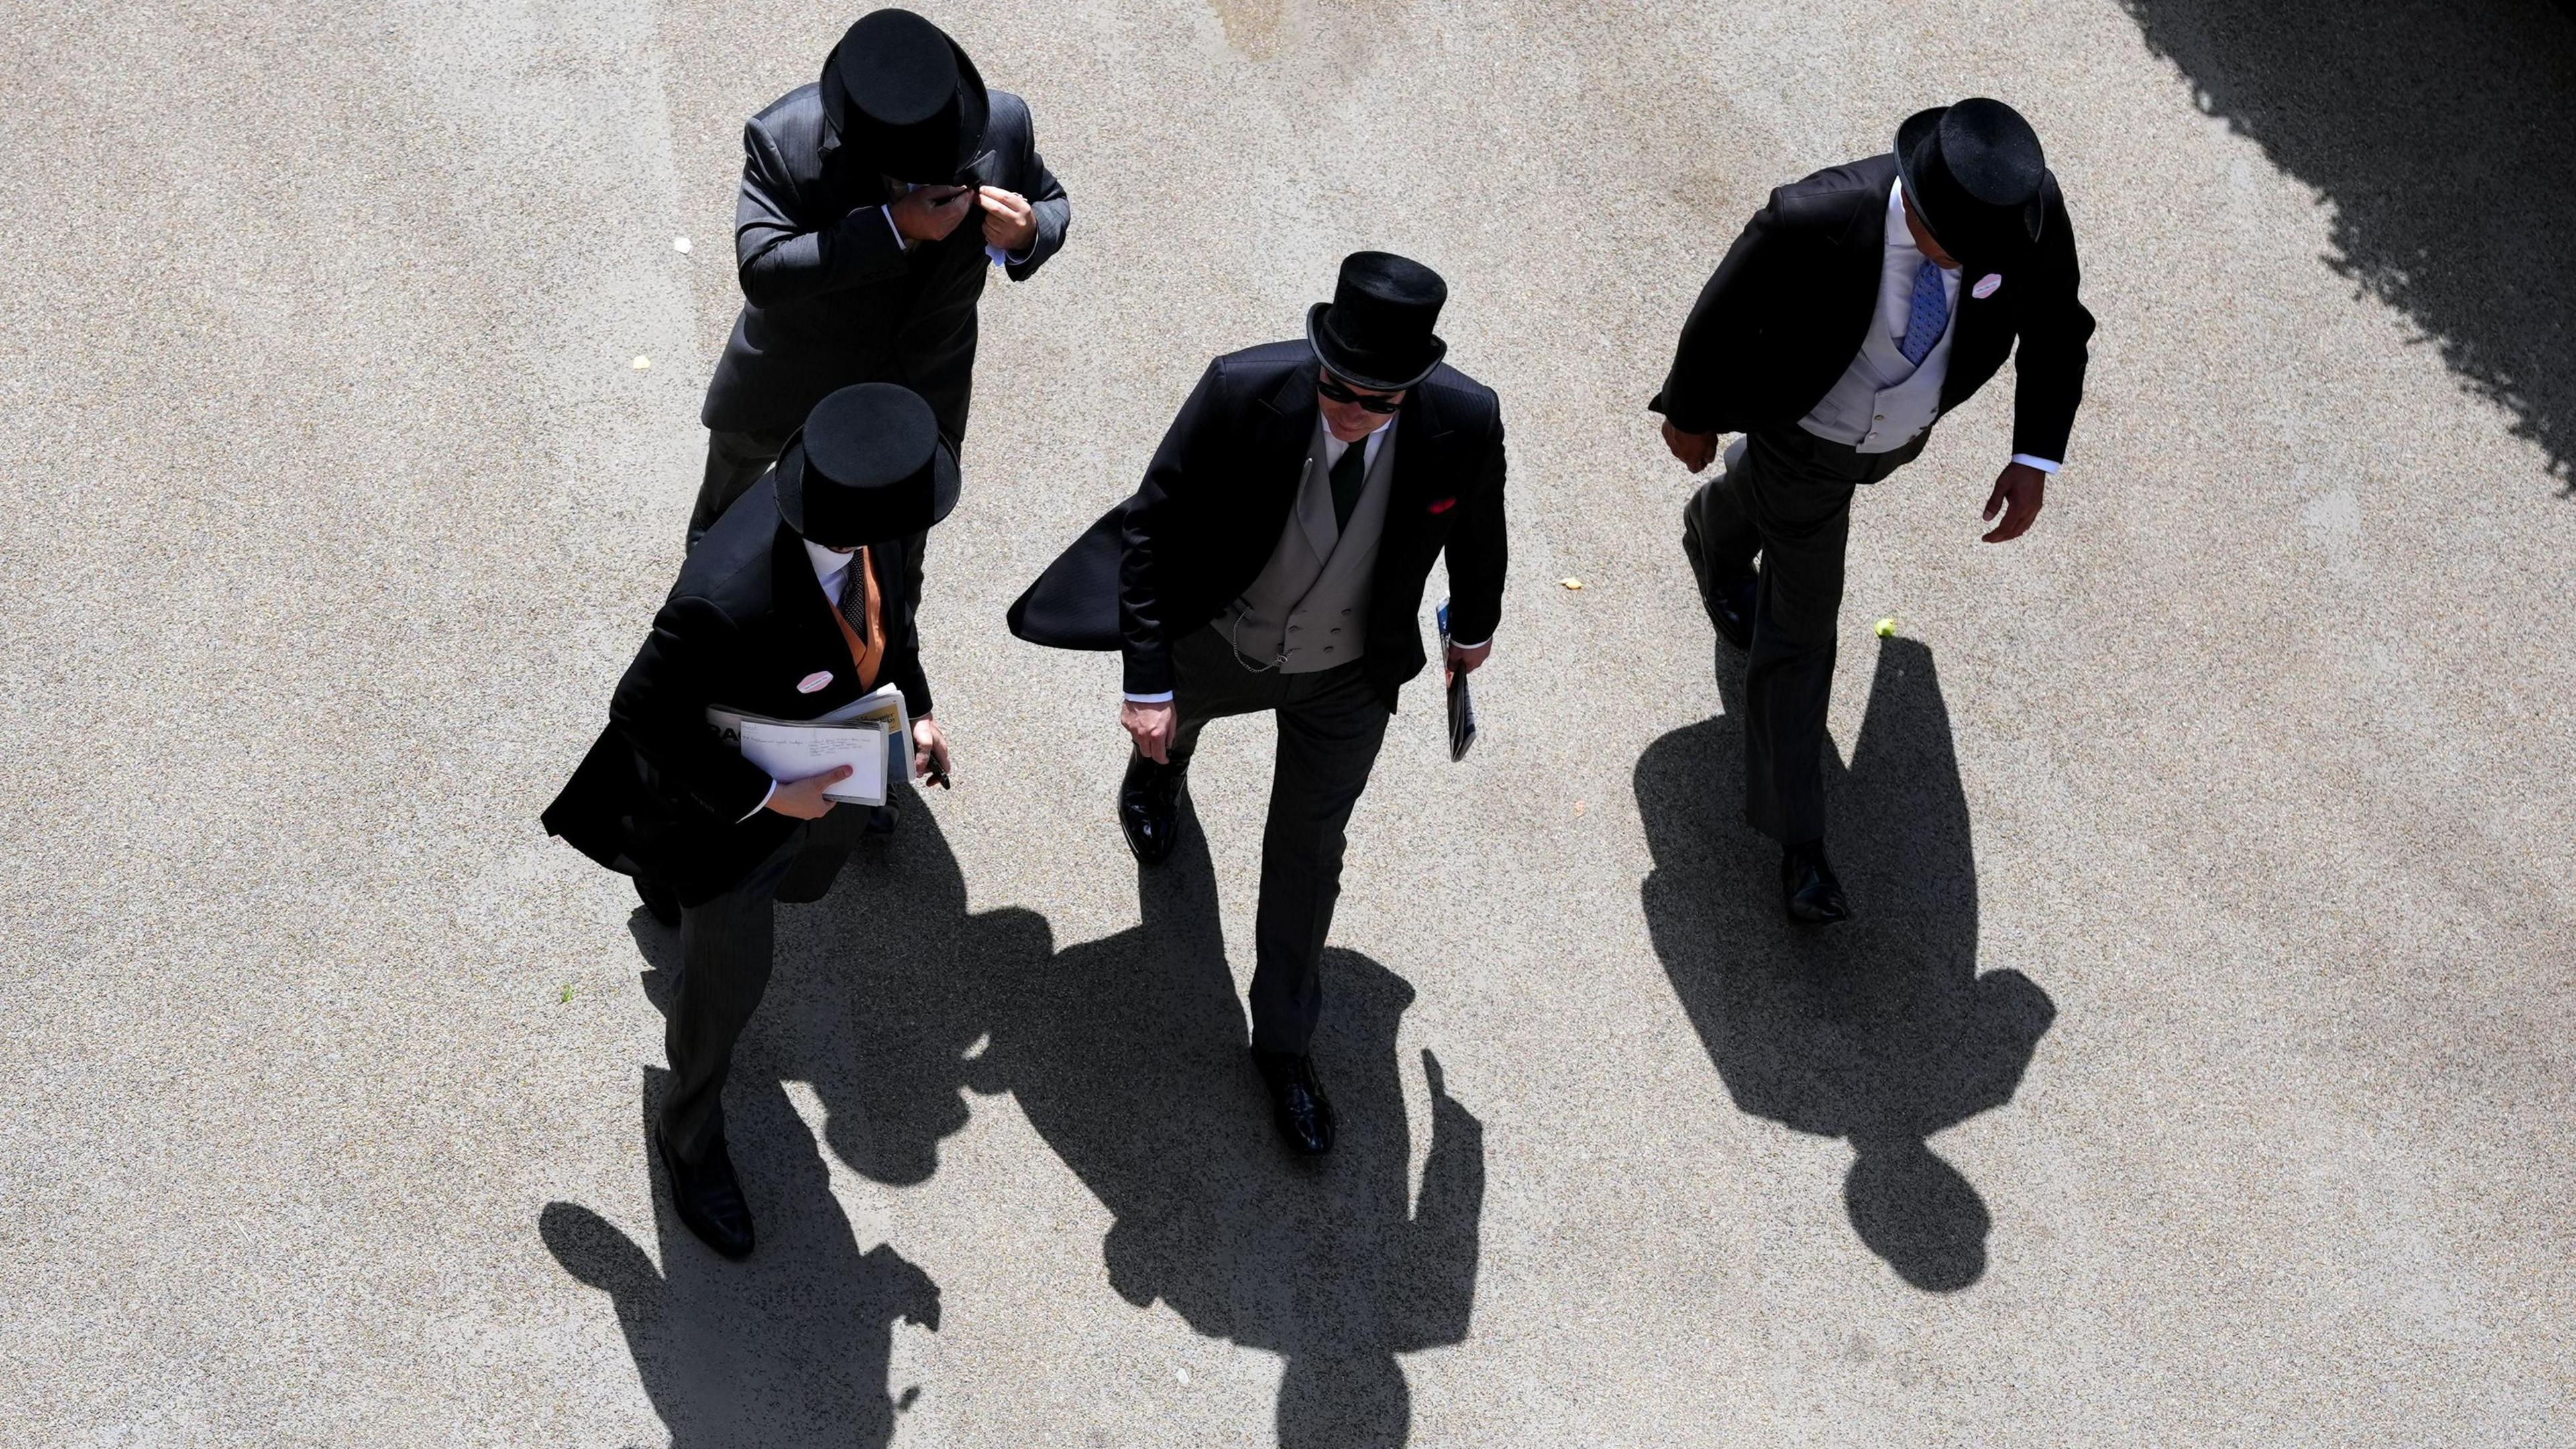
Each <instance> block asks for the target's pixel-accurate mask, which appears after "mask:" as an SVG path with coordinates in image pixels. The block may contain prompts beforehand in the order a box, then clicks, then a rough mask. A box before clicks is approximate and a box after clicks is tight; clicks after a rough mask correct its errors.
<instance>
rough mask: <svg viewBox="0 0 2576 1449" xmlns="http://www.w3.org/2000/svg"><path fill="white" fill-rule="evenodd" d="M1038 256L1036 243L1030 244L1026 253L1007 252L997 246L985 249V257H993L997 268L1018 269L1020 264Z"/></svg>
mask: <svg viewBox="0 0 2576 1449" xmlns="http://www.w3.org/2000/svg"><path fill="white" fill-rule="evenodd" d="M1037 254H1038V244H1037V243H1036V242H1031V243H1029V249H1028V250H1027V251H1024V252H1006V251H1004V250H1002V249H1001V248H1000V247H997V246H987V247H985V248H984V255H986V256H988V257H991V258H992V259H993V265H994V266H997V267H1016V266H1018V265H1019V264H1020V263H1022V262H1025V261H1027V260H1028V259H1029V258H1031V257H1033V256H1036V255H1037Z"/></svg>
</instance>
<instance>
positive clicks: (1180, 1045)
mask: <svg viewBox="0 0 2576 1449" xmlns="http://www.w3.org/2000/svg"><path fill="white" fill-rule="evenodd" d="M1138 895H1139V897H1140V902H1141V905H1142V918H1143V920H1142V924H1141V925H1139V926H1137V927H1136V928H1134V929H1132V930H1128V931H1124V932H1121V933H1119V934H1117V935H1115V936H1111V937H1108V938H1107V939H1104V940H1099V941H1093V942H1090V943H1087V944H1085V945H1080V946H1076V947H1073V948H1071V949H1069V950H1066V951H1063V952H1060V953H1058V954H1057V955H1056V956H1055V957H1054V959H1053V960H1051V961H1049V962H1048V963H1047V964H1046V966H1045V968H1044V969H1043V970H1042V971H1040V972H1038V973H1036V974H1035V975H1034V977H1033V978H1032V979H1030V980H1028V981H1026V982H1025V983H1023V985H1022V988H1021V989H1020V990H1019V991H1018V992H1016V993H1014V1000H1013V1009H1012V1010H1011V1011H1009V1012H1008V1013H1006V1014H1004V1015H1001V1016H999V1017H997V1018H996V1020H995V1026H994V1031H993V1036H992V1042H991V1045H990V1047H989V1049H988V1050H987V1051H985V1052H984V1053H983V1055H982V1056H981V1057H980V1058H979V1059H978V1060H977V1061H976V1062H975V1064H974V1065H975V1067H976V1084H977V1086H978V1087H979V1088H980V1089H982V1090H986V1091H1008V1092H1010V1093H1011V1094H1012V1095H1013V1096H1014V1097H1015V1098H1016V1099H1017V1100H1018V1101H1019V1104H1020V1107H1021V1110H1023V1111H1024V1112H1025V1113H1027V1115H1028V1118H1029V1121H1030V1122H1031V1123H1032V1124H1033V1125H1034V1126H1035V1127H1036V1128H1037V1130H1038V1132H1039V1134H1040V1135H1041V1136H1043V1137H1044V1138H1045V1139H1046V1141H1047V1144H1048V1146H1050V1147H1052V1148H1053V1149H1054V1150H1055V1151H1056V1153H1057V1154H1058V1155H1059V1156H1061V1157H1062V1158H1063V1159H1064V1161H1065V1163H1066V1164H1067V1165H1068V1166H1070V1167H1071V1168H1072V1169H1073V1171H1074V1172H1075V1174H1076V1175H1078V1176H1079V1177H1080V1178H1081V1179H1082V1181H1083V1183H1084V1185H1085V1186H1087V1187H1088V1188H1090V1190H1091V1192H1092V1193H1093V1195H1094V1196H1096V1197H1098V1198H1099V1199H1100V1201H1101V1202H1102V1203H1103V1204H1104V1205H1105V1206H1107V1207H1108V1208H1109V1210H1110V1211H1111V1212H1112V1213H1114V1214H1115V1215H1116V1222H1115V1223H1113V1224H1112V1225H1111V1227H1110V1229H1109V1233H1108V1236H1107V1239H1106V1240H1105V1241H1104V1242H1103V1243H1102V1245H1101V1255H1102V1258H1103V1260H1104V1262H1105V1264H1106V1267H1107V1270H1108V1274H1109V1282H1110V1285H1111V1287H1113V1288H1115V1289H1116V1290H1117V1292H1118V1294H1119V1296H1120V1297H1122V1298H1124V1299H1126V1300H1127V1301H1128V1302H1129V1303H1132V1304H1134V1305H1136V1306H1137V1307H1139V1308H1143V1307H1146V1306H1148V1305H1150V1304H1152V1303H1154V1302H1155V1301H1156V1300H1158V1299H1159V1300H1160V1301H1162V1302H1164V1303H1167V1304H1169V1305H1170V1306H1171V1308H1172V1311H1174V1312H1176V1313H1178V1314H1179V1315H1180V1316H1181V1318H1182V1319H1183V1320H1184V1321H1185V1322H1187V1323H1188V1324H1189V1325H1190V1327H1191V1328H1192V1329H1194V1330H1196V1331H1197V1332H1199V1333H1201V1334H1204V1335H1207V1336H1209V1337H1211V1338H1222V1339H1226V1340H1229V1341H1231V1342H1234V1343H1237V1344H1241V1345H1244V1346H1246V1347H1250V1348H1257V1349H1264V1350H1267V1351H1269V1352H1272V1353H1276V1354H1278V1355H1280V1356H1281V1357H1283V1358H1284V1359H1285V1360H1286V1365H1285V1368H1284V1371H1283V1374H1282V1378H1281V1382H1280V1388H1279V1404H1278V1417H1277V1430H1278V1437H1279V1443H1280V1444H1281V1445H1282V1446H1284V1449H1308V1446H1317V1449H1321V1446H1333V1449H1365V1446H1394V1445H1401V1444H1403V1443H1404V1442H1405V1440H1406V1438H1407V1436H1408V1433H1409V1428H1410V1421H1411V1402H1412V1400H1411V1393H1410V1391H1409V1389H1408V1388H1407V1386H1406V1384H1405V1380H1404V1373H1403V1370H1402V1368H1401V1367H1400V1366H1399V1365H1398V1363H1397V1362H1396V1355H1398V1354H1402V1353H1411V1352H1415V1351H1418V1350H1421V1349H1426V1348H1433V1347H1438V1346H1442V1345H1447V1344H1454V1343H1457V1342H1460V1341H1461V1340H1463V1339H1464V1338H1465V1337H1466V1333H1467V1324H1468V1316H1469V1313H1470V1311H1471V1309H1472V1307H1473V1305H1474V1302H1475V1285H1476V1262H1477V1233H1478V1225H1479V1221H1480V1217H1481V1214H1482V1211H1483V1203H1484V1187H1485V1154H1484V1135H1483V1126H1482V1124H1481V1123H1480V1122H1478V1121H1477V1119H1476V1118H1475V1117H1474V1116H1473V1115H1472V1114H1470V1113H1469V1112H1468V1111H1467V1109H1466V1108H1465V1107H1463V1106H1461V1105H1460V1104H1459V1103H1458V1101H1457V1100H1456V1099H1455V1098H1453V1097H1451V1096H1450V1095H1449V1094H1448V1091H1447V1084H1446V1082H1445V1081H1444V1080H1443V1076H1442V1072H1441V1069H1440V1065H1439V1062H1438V1060H1437V1058H1435V1057H1434V1056H1433V1055H1432V1054H1431V1053H1430V1052H1428V1051H1425V1052H1424V1053H1423V1054H1422V1057H1421V1069H1422V1073H1423V1081H1424V1085H1425V1088H1426V1089H1427V1091H1428V1094H1429V1096H1430V1102H1431V1113H1430V1118H1431V1142H1430V1144H1429V1147H1428V1149H1427V1155H1426V1159H1425V1161H1424V1164H1423V1168H1422V1185H1421V1188H1420V1191H1419V1192H1418V1193H1409V1192H1408V1187H1409V1181H1408V1179H1409V1171H1410V1157H1411V1143H1410V1140H1409V1132H1408V1128H1407V1125H1406V1115H1405V1100H1404V1091H1405V1088H1404V1080H1403V1078H1404V1077H1405V1076H1406V1075H1407V1074H1406V1073H1405V1072H1404V1071H1403V1070H1402V1065H1401V1064H1400V1063H1399V1062H1398V1061H1397V1059H1396V1032H1397V1026H1398V1022H1399V1019H1400V1018H1401V1017H1402V1015H1403V1013H1404V1010H1405V1008H1406V1007H1407V1006H1409V1005H1410V1004H1411V1003H1412V1001H1413V988H1412V987H1411V986H1409V985H1407V984H1406V983H1405V981H1404V980H1403V979H1402V978H1401V977H1399V976H1397V975H1396V974H1395V973H1394V972H1392V971H1389V970H1388V969H1387V968H1386V967H1384V966H1382V965H1380V964H1378V963H1377V962H1375V961H1372V960H1370V959H1369V958H1367V957H1366V956H1362V955H1360V954H1358V953H1356V952H1351V951H1342V950H1334V951H1328V952H1327V953H1326V954H1325V957H1324V967H1323V970H1324V989H1325V1008H1324V1017H1323V1025H1322V1027H1321V1029H1320V1030H1319V1032H1318V1034H1317V1037H1316V1041H1315V1045H1314V1053H1315V1058H1316V1063H1317V1068H1318V1071H1319V1072H1320V1073H1321V1075H1322V1076H1323V1079H1324V1083H1325V1086H1326V1089H1327V1090H1328V1092H1329V1093H1330V1094H1331V1097H1332V1101H1333V1105H1334V1108H1335V1111H1336V1113H1337V1117H1338V1121H1339V1128H1340V1131H1339V1140H1338V1142H1337V1143H1336V1145H1335V1147H1334V1149H1333V1152H1332V1154H1331V1155H1330V1156H1329V1157H1326V1158H1323V1159H1320V1160H1315V1161H1299V1160H1296V1159H1293V1158H1291V1157H1290V1156H1289V1155H1288V1154H1287V1152H1286V1150H1285V1148H1284V1147H1283V1146H1282V1145H1281V1144H1280V1142H1279V1140H1278V1138H1277V1135H1276V1134H1275V1132H1274V1131H1273V1129H1272V1127H1271V1125H1270V1118H1269V1107H1268V1100H1267V1098H1266V1097H1265V1096H1264V1095H1263V1092H1262V1088H1261V1085H1260V1080H1259V1077H1258V1075H1257V1074H1256V1073H1255V1072H1254V1070H1253V1068H1252V1065H1251V1062H1250V1059H1249V1056H1248V1053H1247V1047H1248V1044H1249V1037H1248V1034H1247V1031H1246V1027H1245V1017H1244V1010H1243V1007H1242V1006H1241V1004H1240V1002H1239V1000H1238V997H1237V994H1236V991H1235V985H1234V980H1233V977H1232V975H1231V974H1230V972H1229V971H1228V969H1227V966H1226V957H1225V941H1224V935H1223V932H1222V929H1221V928H1220V925H1219V921H1218V914H1217V896H1216V878H1215V872H1214V870H1213V868H1212V866H1211V865H1210V863H1209V859H1208V854H1207V848H1206V845H1205V843H1204V840H1203V837H1202V835H1201V832H1200V830H1199V828H1198V825H1197V823H1196V821H1195V820H1194V819H1192V820H1189V821H1187V822H1185V828H1184V831H1183V834H1182V841H1181V844H1180V845H1179V847H1178V848H1177V849H1176V850H1175V852H1174V854H1173V856H1172V858H1171V859H1170V860H1168V861H1166V862H1165V863H1164V864H1163V865H1162V866H1160V867H1158V868H1156V869H1154V870H1152V871H1148V872H1144V873H1142V876H1141V879H1140V880H1139V883H1138Z"/></svg>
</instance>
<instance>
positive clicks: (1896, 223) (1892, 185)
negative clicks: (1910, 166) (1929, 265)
mask: <svg viewBox="0 0 2576 1449" xmlns="http://www.w3.org/2000/svg"><path fill="white" fill-rule="evenodd" d="M1887 245H1888V248H1889V249H1890V250H1894V249H1895V248H1897V247H1903V248H1905V249H1906V250H1907V251H1909V252H1912V253H1914V254H1915V255H1916V256H1918V257H1919V256H1922V255H1923V249H1922V248H1921V247H1918V246H1916V245H1915V244H1914V229H1913V228H1912V227H1909V226H1907V225H1906V224H1905V179H1904V178H1903V177H1899V178H1897V179H1896V180H1894V181H1891V182H1889V183H1887ZM1926 260H1929V258H1926Z"/></svg>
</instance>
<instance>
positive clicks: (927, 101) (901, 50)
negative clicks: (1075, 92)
mask: <svg viewBox="0 0 2576 1449" xmlns="http://www.w3.org/2000/svg"><path fill="white" fill-rule="evenodd" d="M823 115H824V117H825V118H826V120H827V121H828V122H829V124H830V125H831V126H832V127H833V130H834V132H835V134H836V135H838V136H839V138H840V140H841V143H842V144H844V145H846V146H849V147H851V148H852V149H853V150H855V151H856V152H858V153H859V154H860V155H861V156H862V157H863V158H865V160H866V161H867V164H869V165H871V166H874V167H875V168H876V169H878V170H879V171H882V172H884V173H885V174H886V175H888V176H891V177H893V178H895V179H896V180H898V181H915V182H945V181H948V180H951V179H952V178H954V177H955V176H957V174H958V173H959V172H961V171H963V170H965V168H966V163H968V162H970V161H972V160H974V159H975V156H976V153H977V152H979V151H981V150H982V149H983V147H984V128H985V126H986V125H987V124H989V123H990V122H991V120H992V104H991V101H990V99H989V98H988V97H987V96H986V95H985V94H984V78H983V77H982V76H980V75H977V74H976V73H975V63H974V62H973V61H970V60H968V59H967V58H966V52H965V51H964V50H962V49H959V48H958V45H957V42H955V41H953V40H950V39H949V38H948V36H947V35H946V33H944V32H943V31H941V30H940V28H939V27H938V26H936V25H933V24H931V23H930V22H929V21H927V20H924V19H922V18H921V17H920V16H918V15H915V14H913V13H912V12H911V11H909V10H874V11H870V12H869V13H867V14H865V15H862V16H860V17H859V21H858V23H857V24H855V25H853V26H851V27H850V28H849V31H848V32H847V33H846V34H844V35H842V37H841V43H840V44H838V45H836V46H834V47H832V54H831V56H830V58H829V59H827V60H825V61H824V62H823Z"/></svg>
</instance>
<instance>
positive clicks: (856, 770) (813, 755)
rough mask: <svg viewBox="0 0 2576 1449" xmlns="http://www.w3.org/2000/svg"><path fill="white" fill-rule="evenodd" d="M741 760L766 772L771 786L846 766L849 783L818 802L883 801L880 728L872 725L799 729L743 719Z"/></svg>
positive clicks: (883, 729)
mask: <svg viewBox="0 0 2576 1449" xmlns="http://www.w3.org/2000/svg"><path fill="white" fill-rule="evenodd" d="M742 757H743V758H744V759H746V760H749V761H751V762H752V763H753V764H755V765H758V766H759V767H760V768H762V769H764V770H767V771H768V772H769V778H771V779H773V780H803V779H806V778H809V777H811V776H814V775H819V774H821V773H823V772H824V771H825V770H828V769H831V768H832V767H833V766H835V765H847V766H849V767H850V777H849V778H848V779H846V780H843V781H842V782H841V783H839V784H837V785H834V786H832V787H831V788H830V789H828V790H825V791H824V792H823V798H824V799H826V800H839V801H842V802H844V803H847V804H852V805H883V804H884V803H885V801H886V727H885V725H884V723H883V722H881V721H878V720H863V721H859V722H857V723H852V724H833V725H801V724H771V723H770V722H769V721H767V720H758V719H747V720H744V721H743V722H742Z"/></svg>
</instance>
